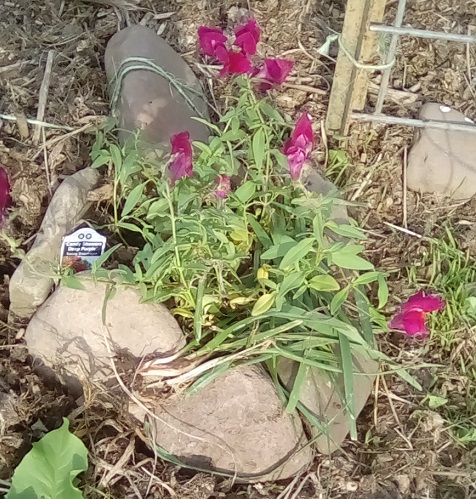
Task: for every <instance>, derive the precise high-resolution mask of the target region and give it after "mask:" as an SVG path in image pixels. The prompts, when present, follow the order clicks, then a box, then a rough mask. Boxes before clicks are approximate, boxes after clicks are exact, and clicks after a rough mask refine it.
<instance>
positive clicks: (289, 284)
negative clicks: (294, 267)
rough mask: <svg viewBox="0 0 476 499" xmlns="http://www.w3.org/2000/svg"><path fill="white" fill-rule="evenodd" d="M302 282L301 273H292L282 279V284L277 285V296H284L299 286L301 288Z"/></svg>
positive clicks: (302, 276)
mask: <svg viewBox="0 0 476 499" xmlns="http://www.w3.org/2000/svg"><path fill="white" fill-rule="evenodd" d="M303 282H304V273H303V272H294V273H292V274H290V275H287V276H286V277H285V278H284V279H283V282H282V283H281V284H280V285H279V295H280V296H284V295H285V294H286V293H288V292H289V291H292V290H293V289H296V288H299V286H301V284H302V283H303Z"/></svg>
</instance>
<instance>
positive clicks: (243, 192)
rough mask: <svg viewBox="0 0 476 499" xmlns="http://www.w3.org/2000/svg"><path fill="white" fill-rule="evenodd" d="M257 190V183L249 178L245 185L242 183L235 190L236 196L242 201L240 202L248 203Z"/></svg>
mask: <svg viewBox="0 0 476 499" xmlns="http://www.w3.org/2000/svg"><path fill="white" fill-rule="evenodd" d="M255 192H256V184H255V183H254V182H251V180H248V181H247V182H245V183H244V184H243V185H240V187H238V189H236V191H235V197H236V198H237V199H238V201H240V203H243V204H245V203H247V202H248V201H249V200H250V199H251V198H252V197H253V195H254V193H255Z"/></svg>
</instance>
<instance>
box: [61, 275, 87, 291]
mask: <svg viewBox="0 0 476 499" xmlns="http://www.w3.org/2000/svg"><path fill="white" fill-rule="evenodd" d="M61 284H62V285H63V286H66V287H67V288H71V289H80V290H81V291H82V290H83V289H86V288H85V287H84V286H83V284H82V282H81V281H80V280H79V279H78V278H77V277H74V275H65V276H63V277H62V278H61Z"/></svg>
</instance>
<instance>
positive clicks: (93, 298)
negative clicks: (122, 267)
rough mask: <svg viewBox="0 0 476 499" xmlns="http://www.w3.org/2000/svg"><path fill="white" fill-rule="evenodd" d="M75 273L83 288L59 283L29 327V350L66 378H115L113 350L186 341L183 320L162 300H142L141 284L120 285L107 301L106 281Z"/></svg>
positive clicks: (166, 347) (170, 346) (139, 352)
mask: <svg viewBox="0 0 476 499" xmlns="http://www.w3.org/2000/svg"><path fill="white" fill-rule="evenodd" d="M77 276H78V277H83V278H82V279H81V283H82V284H83V286H84V288H85V289H84V290H78V289H72V288H67V287H66V286H60V287H59V288H58V289H57V290H56V291H55V292H54V293H53V294H52V295H51V296H50V298H49V299H48V300H47V301H46V302H45V303H44V305H43V306H42V307H41V308H40V309H39V310H38V312H37V313H36V314H35V315H34V317H33V318H32V320H31V321H30V324H29V325H28V327H27V329H26V332H25V340H26V343H27V346H28V350H29V352H30V354H31V355H33V356H34V357H36V358H38V359H40V360H41V361H43V362H44V364H45V365H46V366H48V367H49V368H55V371H56V372H57V373H58V375H59V376H60V378H63V381H65V380H66V381H67V382H68V383H67V384H69V383H70V382H71V383H72V379H79V380H82V379H87V380H88V381H89V382H94V381H100V382H105V381H107V379H111V378H113V371H112V368H111V357H112V356H114V355H120V356H121V357H122V358H124V357H126V358H128V357H130V356H132V357H133V358H141V357H143V356H145V355H149V354H154V356H155V357H161V356H166V355H170V354H172V353H175V352H176V351H177V350H179V349H180V348H181V347H183V346H184V345H185V338H184V334H183V332H182V330H181V329H180V326H179V325H178V323H177V321H176V320H175V319H174V318H173V316H172V315H171V313H170V312H169V311H168V310H167V308H166V307H165V306H164V305H161V304H156V303H141V294H140V292H139V291H138V290H137V289H135V288H132V287H130V286H128V287H125V286H121V285H117V287H116V291H115V293H114V294H113V295H112V297H110V298H109V299H107V301H106V297H107V285H106V284H105V283H102V282H98V283H96V284H95V283H94V282H93V281H92V280H91V279H90V278H88V274H87V273H80V274H77ZM103 313H104V314H105V315H104V320H105V322H104V323H103ZM106 342H109V345H110V348H111V354H110V353H109V351H108V348H107V343H106ZM71 377H72V379H70V378H71ZM73 388H75V387H74V386H73Z"/></svg>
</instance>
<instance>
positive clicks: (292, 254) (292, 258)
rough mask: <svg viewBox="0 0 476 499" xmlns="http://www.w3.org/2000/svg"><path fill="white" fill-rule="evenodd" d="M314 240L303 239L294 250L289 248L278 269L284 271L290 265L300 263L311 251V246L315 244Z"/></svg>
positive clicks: (310, 238) (311, 238)
mask: <svg viewBox="0 0 476 499" xmlns="http://www.w3.org/2000/svg"><path fill="white" fill-rule="evenodd" d="M315 242H316V240H315V239H314V238H313V237H309V238H307V239H303V240H302V241H299V242H298V243H297V244H296V246H294V248H291V249H290V250H289V251H288V252H287V253H286V254H285V255H284V257H283V259H282V260H281V263H280V265H279V268H280V269H285V268H286V267H289V266H290V265H293V264H295V263H298V262H299V261H301V260H302V259H303V258H304V257H305V256H306V255H307V254H308V253H309V252H310V251H311V249H312V246H313V245H314V244H315Z"/></svg>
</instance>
